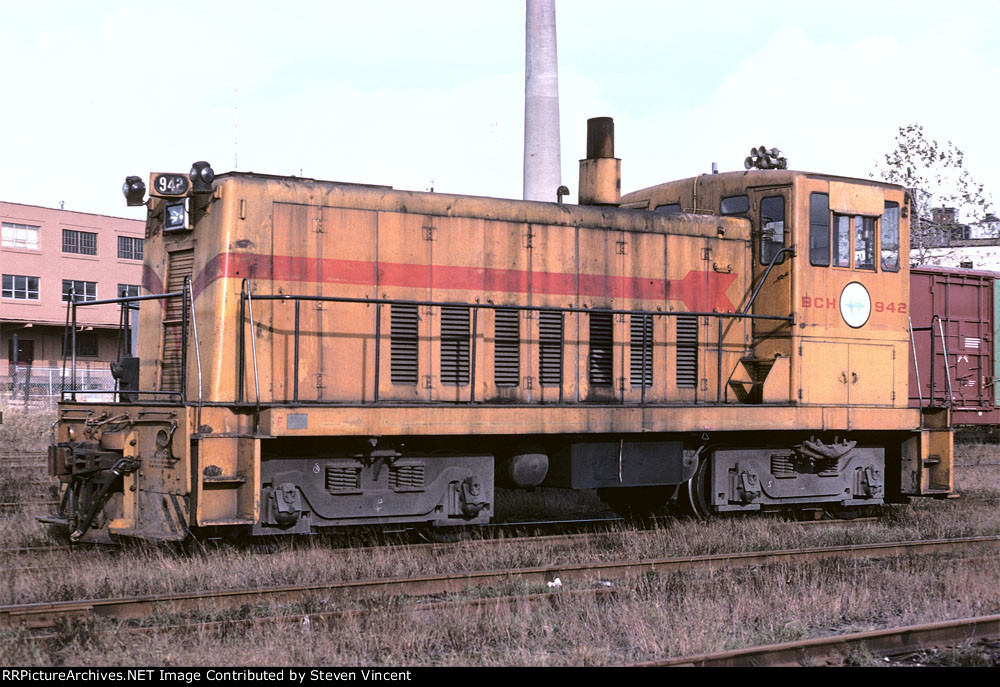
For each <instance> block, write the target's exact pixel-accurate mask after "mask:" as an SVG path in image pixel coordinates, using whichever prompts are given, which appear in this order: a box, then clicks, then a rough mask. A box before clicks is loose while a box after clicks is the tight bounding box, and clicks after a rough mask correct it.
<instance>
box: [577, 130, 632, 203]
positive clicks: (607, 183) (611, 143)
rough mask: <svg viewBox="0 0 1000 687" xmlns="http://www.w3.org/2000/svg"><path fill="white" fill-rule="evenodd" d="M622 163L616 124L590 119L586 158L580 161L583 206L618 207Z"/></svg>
mask: <svg viewBox="0 0 1000 687" xmlns="http://www.w3.org/2000/svg"><path fill="white" fill-rule="evenodd" d="M621 198H622V161H621V160H619V159H618V158H616V157H615V122H614V120H613V119H611V117H594V118H593V119H588V120H587V159H585V160H580V195H579V203H580V205H619V204H620V203H621Z"/></svg>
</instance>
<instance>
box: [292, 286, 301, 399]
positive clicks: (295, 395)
mask: <svg viewBox="0 0 1000 687" xmlns="http://www.w3.org/2000/svg"><path fill="white" fill-rule="evenodd" d="M299 303H300V301H299V299H298V298H296V299H295V363H294V367H295V370H294V374H295V381H294V386H293V389H294V391H293V396H292V399H293V400H294V401H295V402H296V403H298V402H299Z"/></svg>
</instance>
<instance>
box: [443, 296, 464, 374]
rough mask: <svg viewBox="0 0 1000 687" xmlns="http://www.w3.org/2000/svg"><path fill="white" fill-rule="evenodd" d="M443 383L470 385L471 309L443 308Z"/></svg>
mask: <svg viewBox="0 0 1000 687" xmlns="http://www.w3.org/2000/svg"><path fill="white" fill-rule="evenodd" d="M441 383H442V384H453V385H462V384H468V383H469V309H468V308H463V307H459V306H441Z"/></svg>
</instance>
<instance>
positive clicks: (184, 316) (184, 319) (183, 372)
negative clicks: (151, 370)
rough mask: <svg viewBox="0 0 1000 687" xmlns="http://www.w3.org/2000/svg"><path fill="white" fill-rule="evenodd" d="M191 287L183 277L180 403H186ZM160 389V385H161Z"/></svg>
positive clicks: (187, 278)
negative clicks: (188, 306)
mask: <svg viewBox="0 0 1000 687" xmlns="http://www.w3.org/2000/svg"><path fill="white" fill-rule="evenodd" d="M190 285H191V281H190V278H189V277H184V285H183V287H182V288H181V403H187V379H188V369H187V359H188V309H187V295H188V288H189V287H190ZM161 387H162V384H161Z"/></svg>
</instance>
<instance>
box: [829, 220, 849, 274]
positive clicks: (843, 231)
mask: <svg viewBox="0 0 1000 687" xmlns="http://www.w3.org/2000/svg"><path fill="white" fill-rule="evenodd" d="M833 266H834V267H850V266H851V218H850V217H849V216H847V215H836V214H835V215H834V216H833Z"/></svg>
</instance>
